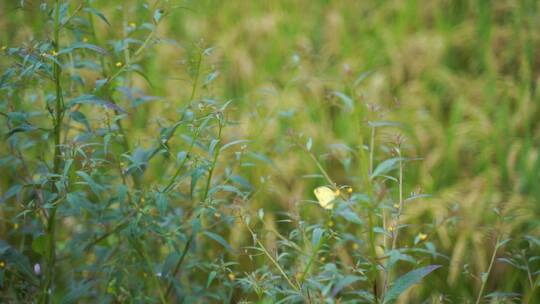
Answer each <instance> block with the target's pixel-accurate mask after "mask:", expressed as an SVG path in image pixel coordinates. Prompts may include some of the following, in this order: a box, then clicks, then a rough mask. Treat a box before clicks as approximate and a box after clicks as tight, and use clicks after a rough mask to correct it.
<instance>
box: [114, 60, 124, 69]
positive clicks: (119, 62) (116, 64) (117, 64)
mask: <svg viewBox="0 0 540 304" xmlns="http://www.w3.org/2000/svg"><path fill="white" fill-rule="evenodd" d="M114 65H115V66H116V67H117V68H119V67H121V66H122V65H123V64H122V62H121V61H118V62H117V63H115V64H114Z"/></svg>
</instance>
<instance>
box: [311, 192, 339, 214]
mask: <svg viewBox="0 0 540 304" xmlns="http://www.w3.org/2000/svg"><path fill="white" fill-rule="evenodd" d="M313 193H315V196H316V197H317V200H318V201H319V204H320V205H321V207H323V208H324V209H332V208H334V200H335V199H336V197H337V195H336V192H335V191H334V190H332V189H330V188H328V187H325V186H322V187H317V188H315V190H313Z"/></svg>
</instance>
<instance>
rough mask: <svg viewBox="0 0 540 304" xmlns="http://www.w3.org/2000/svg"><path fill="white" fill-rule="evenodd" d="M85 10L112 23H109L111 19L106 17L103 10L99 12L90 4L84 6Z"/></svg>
mask: <svg viewBox="0 0 540 304" xmlns="http://www.w3.org/2000/svg"><path fill="white" fill-rule="evenodd" d="M84 11H85V12H87V13H90V14H93V15H96V16H98V17H99V18H100V19H101V20H103V22H105V23H107V25H109V26H111V24H110V23H109V20H107V18H105V15H103V14H102V13H101V12H99V11H98V10H96V9H95V8H93V7H89V6H88V7H85V8H84Z"/></svg>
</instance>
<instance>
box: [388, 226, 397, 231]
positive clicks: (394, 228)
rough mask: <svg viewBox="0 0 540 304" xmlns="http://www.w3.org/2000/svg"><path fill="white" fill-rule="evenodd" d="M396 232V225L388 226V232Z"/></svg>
mask: <svg viewBox="0 0 540 304" xmlns="http://www.w3.org/2000/svg"><path fill="white" fill-rule="evenodd" d="M394 230H396V227H394V225H390V226H388V231H390V232H394Z"/></svg>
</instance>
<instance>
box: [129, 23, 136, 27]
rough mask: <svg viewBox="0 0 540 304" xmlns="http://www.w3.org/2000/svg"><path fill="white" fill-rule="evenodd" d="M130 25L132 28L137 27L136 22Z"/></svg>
mask: <svg viewBox="0 0 540 304" xmlns="http://www.w3.org/2000/svg"><path fill="white" fill-rule="evenodd" d="M128 25H129V27H132V28H136V27H137V23H135V22H130V23H129V24H128Z"/></svg>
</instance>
